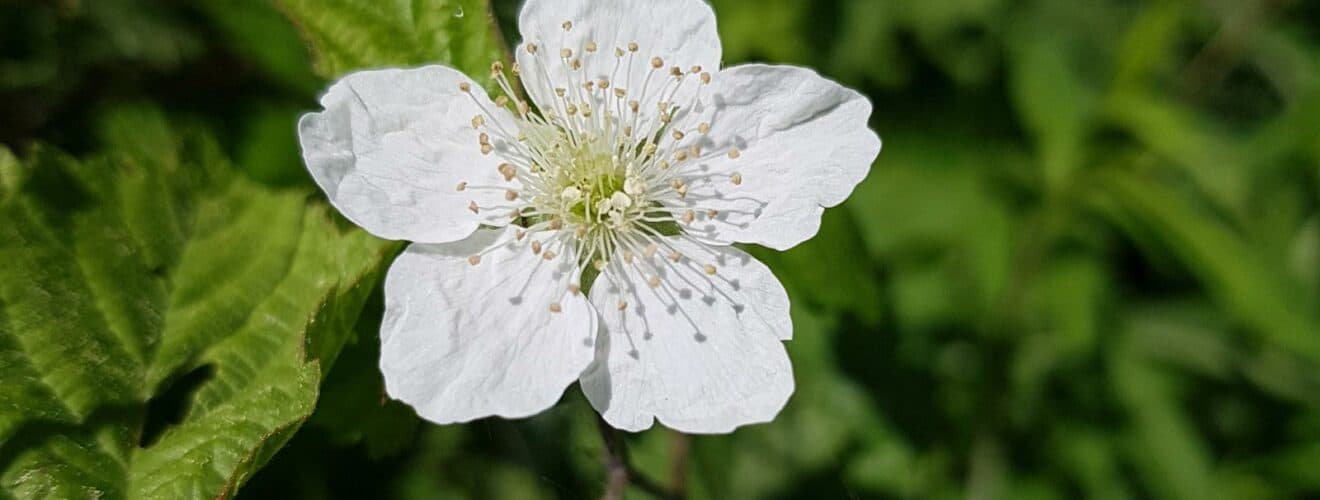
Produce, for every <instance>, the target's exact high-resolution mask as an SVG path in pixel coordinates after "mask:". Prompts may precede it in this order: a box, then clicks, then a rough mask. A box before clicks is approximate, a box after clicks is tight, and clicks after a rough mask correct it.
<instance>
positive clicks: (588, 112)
mask: <svg viewBox="0 0 1320 500" xmlns="http://www.w3.org/2000/svg"><path fill="white" fill-rule="evenodd" d="M582 116H583V117H584V118H591V106H582Z"/></svg>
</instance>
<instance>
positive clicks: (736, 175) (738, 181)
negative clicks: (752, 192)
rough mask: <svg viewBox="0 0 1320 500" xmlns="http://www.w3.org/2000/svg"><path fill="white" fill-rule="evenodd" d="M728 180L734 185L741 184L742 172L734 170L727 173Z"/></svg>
mask: <svg viewBox="0 0 1320 500" xmlns="http://www.w3.org/2000/svg"><path fill="white" fill-rule="evenodd" d="M729 182H732V183H733V185H735V186H737V185H740V184H742V174H740V173H738V172H734V173H733V174H732V175H729Z"/></svg>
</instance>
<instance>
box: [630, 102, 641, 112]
mask: <svg viewBox="0 0 1320 500" xmlns="http://www.w3.org/2000/svg"><path fill="white" fill-rule="evenodd" d="M641 107H642V103H640V102H637V101H628V109H631V110H632V112H633V113H636V112H637V110H638V109H639V108H641Z"/></svg>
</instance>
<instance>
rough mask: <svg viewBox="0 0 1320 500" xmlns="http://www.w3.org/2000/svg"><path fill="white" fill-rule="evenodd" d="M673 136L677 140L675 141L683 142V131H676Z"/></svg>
mask: <svg viewBox="0 0 1320 500" xmlns="http://www.w3.org/2000/svg"><path fill="white" fill-rule="evenodd" d="M672 135H673V136H674V140H675V141H681V140H683V131H681V130H675V131H674V133H673V134H672Z"/></svg>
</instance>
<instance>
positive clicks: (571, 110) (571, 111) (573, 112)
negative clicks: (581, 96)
mask: <svg viewBox="0 0 1320 500" xmlns="http://www.w3.org/2000/svg"><path fill="white" fill-rule="evenodd" d="M564 111H565V112H566V113H568V116H573V115H576V114H577V111H578V108H577V106H576V105H574V104H573V103H568V106H566V107H565V108H564Z"/></svg>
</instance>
